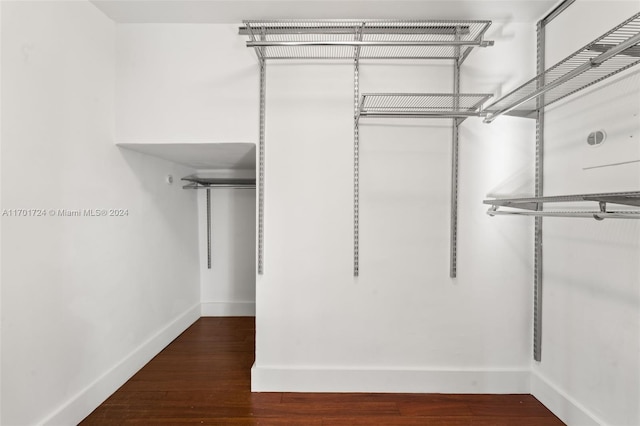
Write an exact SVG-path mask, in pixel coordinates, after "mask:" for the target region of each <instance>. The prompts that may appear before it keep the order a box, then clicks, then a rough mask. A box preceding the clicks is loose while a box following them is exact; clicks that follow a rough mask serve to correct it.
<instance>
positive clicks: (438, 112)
mask: <svg viewBox="0 0 640 426" xmlns="http://www.w3.org/2000/svg"><path fill="white" fill-rule="evenodd" d="M491 96H492V95H490V94H483V93H480V94H469V93H459V94H445V93H367V94H363V95H362V97H361V98H360V105H359V108H358V116H357V118H360V117H394V118H462V119H464V118H467V117H477V116H480V115H481V114H482V105H483V104H484V103H485V102H486V101H487V99H489V98H490V97H491Z"/></svg>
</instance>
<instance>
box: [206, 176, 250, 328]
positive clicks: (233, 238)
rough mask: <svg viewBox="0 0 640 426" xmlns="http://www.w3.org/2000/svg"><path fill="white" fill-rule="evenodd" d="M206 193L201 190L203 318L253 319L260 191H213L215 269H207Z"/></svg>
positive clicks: (212, 239)
mask: <svg viewBox="0 0 640 426" xmlns="http://www.w3.org/2000/svg"><path fill="white" fill-rule="evenodd" d="M206 203H207V201H206V191H204V190H203V191H198V218H199V229H198V236H199V241H200V300H201V301H202V315H203V316H246V315H249V316H253V315H255V310H256V307H255V305H256V261H255V247H256V227H255V224H256V191H255V190H254V189H228V188H217V189H212V190H211V269H208V268H207V233H206V232H207V215H206V211H207V207H206Z"/></svg>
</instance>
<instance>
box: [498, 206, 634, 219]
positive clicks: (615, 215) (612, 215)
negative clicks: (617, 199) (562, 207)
mask: <svg viewBox="0 0 640 426" xmlns="http://www.w3.org/2000/svg"><path fill="white" fill-rule="evenodd" d="M487 214H488V215H489V216H508V215H516V216H535V217H576V218H586V219H596V220H602V219H640V211H618V212H600V211H591V212H587V211H573V212H572V211H565V212H552V211H504V210H493V209H489V210H488V211H487Z"/></svg>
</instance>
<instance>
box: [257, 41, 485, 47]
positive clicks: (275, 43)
mask: <svg viewBox="0 0 640 426" xmlns="http://www.w3.org/2000/svg"><path fill="white" fill-rule="evenodd" d="M246 43H247V47H275V46H361V47H372V46H479V47H488V46H493V40H472V41H330V40H328V41H247V42H246Z"/></svg>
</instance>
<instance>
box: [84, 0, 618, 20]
mask: <svg viewBox="0 0 640 426" xmlns="http://www.w3.org/2000/svg"><path fill="white" fill-rule="evenodd" d="M609 1H611V0H609ZM91 2H92V3H93V4H95V5H96V6H97V7H98V8H99V9H100V10H102V11H103V12H104V13H105V14H106V15H107V16H109V17H110V18H111V19H113V20H114V21H116V22H121V23H236V24H237V23H240V22H241V21H242V20H243V19H292V18H299V19H303V18H308V19H331V18H368V19H383V18H386V19H490V20H493V21H501V22H537V21H538V20H539V19H540V18H542V17H543V16H544V15H546V13H547V12H549V11H550V10H551V9H552V8H553V7H554V6H555V5H556V4H558V3H559V2H560V0H345V1H342V0H91Z"/></svg>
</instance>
